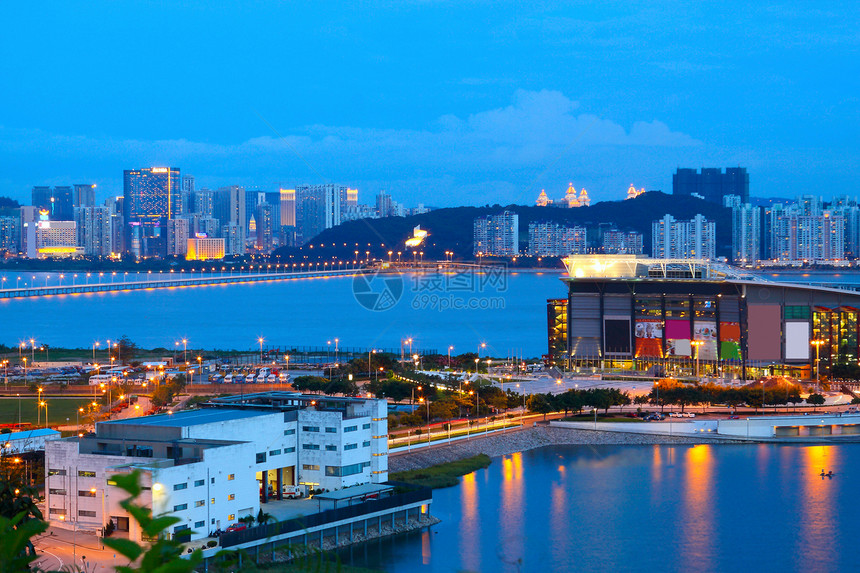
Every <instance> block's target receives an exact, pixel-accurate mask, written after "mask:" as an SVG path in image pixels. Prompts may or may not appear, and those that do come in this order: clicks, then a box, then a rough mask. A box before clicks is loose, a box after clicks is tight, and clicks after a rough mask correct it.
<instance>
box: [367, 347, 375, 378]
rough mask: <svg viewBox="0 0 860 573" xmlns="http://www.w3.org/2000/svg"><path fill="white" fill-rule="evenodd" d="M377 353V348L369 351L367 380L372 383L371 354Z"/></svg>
mask: <svg viewBox="0 0 860 573" xmlns="http://www.w3.org/2000/svg"><path fill="white" fill-rule="evenodd" d="M371 354H376V349H375V348H374V349H373V350H368V351H367V382H368V383H370V355H371Z"/></svg>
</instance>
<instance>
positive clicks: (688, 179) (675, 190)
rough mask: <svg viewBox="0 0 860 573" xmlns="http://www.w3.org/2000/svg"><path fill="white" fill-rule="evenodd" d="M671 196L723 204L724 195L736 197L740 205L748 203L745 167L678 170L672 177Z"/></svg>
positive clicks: (747, 181) (748, 188) (747, 182)
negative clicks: (696, 197)
mask: <svg viewBox="0 0 860 573" xmlns="http://www.w3.org/2000/svg"><path fill="white" fill-rule="evenodd" d="M672 194H673V195H687V196H689V195H699V196H700V197H702V198H703V199H705V201H710V202H711V203H717V204H719V205H722V204H723V197H725V196H726V195H737V196H738V197H740V198H741V203H749V202H750V176H749V173H747V170H746V168H745V167H728V168H726V170H725V172H723V170H722V169H720V168H707V167H703V168H702V169H701V170H700V171H696V170H695V169H687V168H678V170H677V171H676V172H675V173H674V174H673V175H672Z"/></svg>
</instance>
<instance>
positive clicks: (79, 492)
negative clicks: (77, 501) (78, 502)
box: [78, 489, 96, 497]
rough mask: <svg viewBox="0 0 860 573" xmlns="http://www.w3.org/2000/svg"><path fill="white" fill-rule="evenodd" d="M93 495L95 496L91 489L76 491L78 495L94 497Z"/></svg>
mask: <svg viewBox="0 0 860 573" xmlns="http://www.w3.org/2000/svg"><path fill="white" fill-rule="evenodd" d="M95 496H96V492H95V491H93V490H90V489H88V490H83V491H78V497H95Z"/></svg>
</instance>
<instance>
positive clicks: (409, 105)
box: [0, 1, 860, 206]
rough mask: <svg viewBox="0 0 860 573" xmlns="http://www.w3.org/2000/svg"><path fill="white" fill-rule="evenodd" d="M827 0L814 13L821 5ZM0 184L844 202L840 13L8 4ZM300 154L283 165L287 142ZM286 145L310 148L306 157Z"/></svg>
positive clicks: (852, 109)
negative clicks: (135, 183)
mask: <svg viewBox="0 0 860 573" xmlns="http://www.w3.org/2000/svg"><path fill="white" fill-rule="evenodd" d="M823 6H826V7H823ZM0 15H2V19H0V21H3V22H4V23H5V26H4V27H3V33H2V34H0V54H2V58H0V195H9V196H12V197H15V198H17V199H19V200H27V199H28V198H29V190H30V188H31V187H32V186H33V185H45V184H70V183H79V182H95V183H97V184H98V189H99V191H100V195H101V196H106V195H107V194H109V193H110V194H117V193H121V187H122V170H123V169H128V168H132V167H141V166H147V165H166V164H170V165H172V166H178V167H180V168H181V169H182V171H183V173H190V174H192V175H194V176H195V177H196V178H197V181H198V186H210V187H215V186H220V185H226V184H242V185H246V186H249V187H251V186H259V187H261V188H264V189H274V188H275V186H276V185H277V184H278V183H279V182H280V183H284V184H287V185H292V184H298V183H321V182H327V181H329V182H339V183H345V184H349V185H351V186H357V187H358V188H359V190H360V192H361V194H362V195H361V199H362V200H365V201H369V200H370V196H371V195H373V194H375V193H376V192H378V191H379V190H380V189H385V190H388V191H389V192H391V193H392V194H394V195H395V198H397V199H399V200H401V201H403V202H405V203H407V204H416V203H418V202H423V203H425V204H430V205H438V206H450V205H457V204H479V205H480V204H485V203H496V202H498V203H510V202H518V203H531V202H532V201H533V200H534V198H535V197H536V196H537V194H538V193H539V192H540V190H541V189H546V190H547V192H548V194H549V195H550V196H551V197H553V196H561V195H563V193H564V190H565V188H566V187H567V184H568V182H573V183H574V184H575V185H576V186H577V187H578V188H581V187H585V188H586V189H588V191H589V194H590V195H591V197H592V200H605V199H618V198H621V197H622V196H623V195H624V193H625V191H626V189H627V186H628V185H629V184H630V183H633V184H635V185H636V186H637V187H645V188H647V189H663V190H666V191H669V190H671V174H672V172H673V171H674V169H675V168H676V167H678V166H684V167H701V166H722V167H725V166H735V165H741V166H746V167H748V168H749V170H750V175H751V191H752V193H753V194H754V195H759V196H774V195H779V196H793V195H796V194H799V193H818V194H822V195H825V196H831V195H833V194H834V193H846V192H847V193H850V194H857V193H858V184H857V182H858V181H860V162H858V152H860V136H858V134H860V95H858V94H860V89H858V88H860V85H858V84H860V73H858V72H860V64H858V62H860V54H858V51H860V50H858V47H860V32H858V22H860V8H858V6H857V4H856V3H849V2H828V3H818V2H784V3H783V2H771V3H769V2H750V3H746V4H734V5H730V3H725V2H713V3H712V2H707V3H706V2H701V3H690V2H642V3H638V2H612V1H608V2H561V3H554V2H463V1H460V2H418V1H416V2H409V1H404V2H348V3H339V2H307V3H298V2H265V1H261V2H235V3H234V2H184V3H176V2H168V1H163V2H130V1H126V2H100V1H91V2H55V3H50V2H49V3H39V4H38V5H36V4H35V3H23V2H21V3H5V4H4V6H3V7H2V8H0ZM297 154H298V155H297ZM299 156H301V157H299Z"/></svg>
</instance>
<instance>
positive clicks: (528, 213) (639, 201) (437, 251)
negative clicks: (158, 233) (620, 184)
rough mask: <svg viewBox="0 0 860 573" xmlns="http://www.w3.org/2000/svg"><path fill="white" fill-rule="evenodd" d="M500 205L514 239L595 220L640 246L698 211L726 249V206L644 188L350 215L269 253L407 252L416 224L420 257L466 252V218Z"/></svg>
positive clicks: (316, 256)
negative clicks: (516, 231)
mask: <svg viewBox="0 0 860 573" xmlns="http://www.w3.org/2000/svg"><path fill="white" fill-rule="evenodd" d="M503 209H508V210H510V211H515V212H516V213H517V214H518V215H519V216H520V245H521V248H522V249H525V248H526V246H527V245H528V226H529V223H531V222H536V221H552V222H558V223H564V224H566V225H584V226H585V227H587V228H588V236H589V241H592V240H593V237H596V235H597V229H598V226H602V227H604V228H607V227H610V226H611V225H614V226H615V227H616V228H618V229H621V230H631V231H638V232H640V233H642V234H643V235H644V239H645V250H646V252H648V251H649V250H650V246H651V222H652V221H654V220H656V219H660V218H662V217H663V216H664V215H665V214H667V213H669V214H671V215H673V216H674V217H675V218H676V219H691V218H692V217H694V216H695V215H696V214H698V213H701V214H702V215H704V216H705V217H707V218H708V219H709V220H712V221H714V222H715V223H716V229H717V255H718V256H719V255H728V254H729V251H730V249H731V211H730V210H729V209H727V208H725V207H721V206H720V205H716V204H714V203H708V202H707V201H703V200H701V199H697V198H694V197H676V196H672V195H667V194H665V193H661V192H657V191H655V192H649V193H645V194H644V195H642V196H640V197H637V198H636V199H631V200H627V201H604V202H601V203H597V204H595V205H592V206H591V207H579V208H576V209H563V208H554V207H532V206H523V205H509V206H506V207H505V206H501V205H493V206H489V205H487V206H484V207H453V208H447V209H438V210H436V211H431V212H429V213H424V214H422V215H413V216H410V217H387V218H385V219H363V220H360V221H350V222H347V223H343V224H342V225H339V226H337V227H333V228H331V229H326V230H325V231H323V232H322V233H320V234H319V235H317V236H316V237H315V238H314V240H313V241H312V242H311V244H309V245H305V246H304V247H301V248H287V247H284V248H280V249H278V250H277V251H275V253H274V256H276V257H280V258H282V259H291V258H292V259H293V260H297V259H298V260H320V261H325V260H334V259H340V260H352V259H353V258H355V251H358V252H359V258H360V259H363V258H364V257H365V251H370V256H371V257H374V258H386V257H388V251H389V250H391V251H394V255H393V257H394V258H395V259H396V258H397V251H398V250H399V251H401V252H402V253H403V255H402V256H403V258H411V256H412V255H411V251H410V252H409V253H407V249H406V248H405V246H404V241H405V240H406V238H407V237H409V236H410V235H411V234H412V229H413V228H414V227H415V226H416V225H420V226H421V228H422V229H426V230H427V231H429V233H430V236H429V237H428V239H427V243H426V244H425V246H424V247H423V248H422V249H420V250H423V252H424V258H425V259H444V258H445V251H453V252H454V253H455V256H456V257H458V258H471V257H472V221H473V220H474V219H475V218H476V217H480V216H485V215H492V214H495V213H498V212H499V211H501V210H503Z"/></svg>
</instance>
